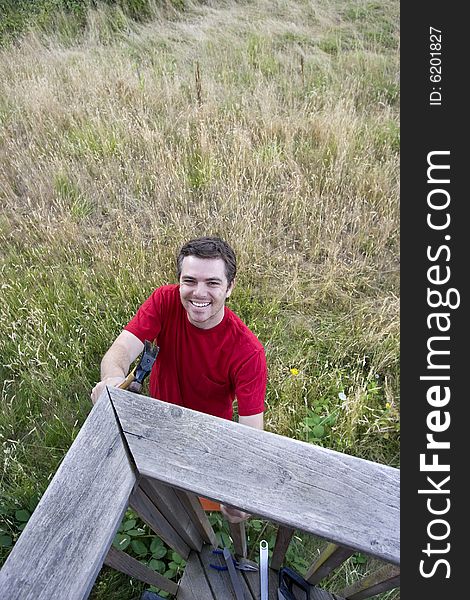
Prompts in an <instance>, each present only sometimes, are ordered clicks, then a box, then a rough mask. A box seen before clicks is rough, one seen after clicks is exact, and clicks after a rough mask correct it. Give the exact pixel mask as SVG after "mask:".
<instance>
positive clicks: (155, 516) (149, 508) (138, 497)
mask: <svg viewBox="0 0 470 600" xmlns="http://www.w3.org/2000/svg"><path fill="white" fill-rule="evenodd" d="M129 504H130V506H131V508H132V510H134V511H135V512H136V513H137V514H138V515H139V517H140V518H141V519H142V521H144V523H147V525H148V526H149V527H150V529H152V531H154V532H155V533H156V534H157V535H158V536H160V537H161V538H162V540H163V541H164V542H165V543H166V544H168V546H170V548H173V550H176V552H178V553H179V554H180V555H181V556H182V557H183V558H185V559H186V558H188V556H189V552H190V548H189V546H188V544H186V542H185V541H184V540H183V539H182V538H181V536H180V535H179V534H178V533H177V532H176V531H175V529H173V527H172V526H171V525H170V523H169V522H168V521H167V520H166V519H165V517H164V516H163V515H162V513H161V512H160V511H159V510H158V508H157V507H156V506H155V504H154V503H153V502H152V501H151V500H150V498H149V497H148V496H147V494H146V493H145V492H144V491H143V490H142V488H140V487H138V488H136V489H135V490H134V492H133V493H132V495H131V497H130V500H129Z"/></svg>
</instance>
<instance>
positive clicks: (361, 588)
mask: <svg viewBox="0 0 470 600" xmlns="http://www.w3.org/2000/svg"><path fill="white" fill-rule="evenodd" d="M399 585H400V569H399V568H398V567H396V566H395V565H384V566H383V567H381V568H380V569H378V570H377V571H375V572H374V573H371V574H370V575H368V576H367V577H364V578H363V579H361V580H360V581H358V582H357V583H354V584H353V585H350V586H349V587H347V588H345V589H344V590H343V591H342V592H341V593H340V596H342V597H343V598H346V600H363V599H364V598H370V596H375V595H376V594H380V593H382V592H386V591H387V590H393V588H396V587H398V586H399Z"/></svg>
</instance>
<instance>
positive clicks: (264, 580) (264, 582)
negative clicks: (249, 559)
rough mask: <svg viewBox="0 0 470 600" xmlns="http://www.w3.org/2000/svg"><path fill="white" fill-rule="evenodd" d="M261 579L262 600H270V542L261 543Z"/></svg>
mask: <svg viewBox="0 0 470 600" xmlns="http://www.w3.org/2000/svg"><path fill="white" fill-rule="evenodd" d="M259 577H260V589H261V600H268V594H269V589H268V542H267V541H266V540H261V542H260V543H259Z"/></svg>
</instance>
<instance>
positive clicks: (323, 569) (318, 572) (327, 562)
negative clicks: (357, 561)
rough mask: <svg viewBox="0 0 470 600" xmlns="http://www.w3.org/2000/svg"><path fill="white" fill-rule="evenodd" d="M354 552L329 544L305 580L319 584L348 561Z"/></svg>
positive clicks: (309, 570)
mask: <svg viewBox="0 0 470 600" xmlns="http://www.w3.org/2000/svg"><path fill="white" fill-rule="evenodd" d="M352 554H354V550H351V549H350V548H342V547H341V546H337V545H336V544H328V545H327V546H326V548H324V549H323V551H322V553H321V554H320V556H319V557H318V558H317V560H316V561H315V562H314V563H313V564H312V566H311V567H310V569H308V571H307V573H306V575H305V577H304V579H305V580H306V581H308V582H309V583H311V584H315V583H318V582H319V581H321V580H322V579H324V578H325V577H326V576H327V575H329V574H330V573H331V571H333V570H334V569H336V568H337V567H339V565H341V564H342V563H343V562H344V561H345V560H347V559H348V558H349V557H350V556H351V555H352Z"/></svg>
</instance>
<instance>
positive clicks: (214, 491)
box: [110, 388, 400, 564]
mask: <svg viewBox="0 0 470 600" xmlns="http://www.w3.org/2000/svg"><path fill="white" fill-rule="evenodd" d="M110 393H111V397H112V400H113V403H114V406H115V408H116V411H117V414H118V415H119V419H120V421H121V424H122V427H123V430H124V432H125V435H126V439H127V442H128V444H129V447H130V448H131V450H132V454H133V457H134V460H135V461H136V464H137V467H138V469H139V472H140V473H142V474H143V475H145V476H148V477H153V478H158V479H159V480H160V481H162V482H164V483H166V484H168V485H171V486H175V487H179V488H184V489H187V490H189V491H191V492H193V493H195V494H197V495H200V496H205V497H207V498H211V499H214V500H217V501H220V502H222V503H224V504H229V505H231V506H235V507H237V508H239V509H241V510H244V511H245V512H249V513H250V514H254V515H259V516H260V517H262V518H265V519H269V520H272V521H274V522H277V523H280V524H282V525H284V526H286V527H290V528H292V529H296V528H298V529H301V530H303V531H306V532H308V533H312V534H313V535H316V536H319V537H322V538H324V539H327V540H330V541H332V542H334V543H335V544H337V545H338V546H346V547H351V548H354V549H355V550H359V551H361V552H364V553H365V554H369V555H371V556H375V557H377V558H379V559H382V560H384V561H387V562H391V563H394V564H399V555H400V552H399V550H400V541H399V531H400V519H399V516H400V507H399V474H400V472H399V470H398V469H394V468H393V467H388V466H385V465H380V464H377V463H372V462H369V461H366V460H363V459H360V458H356V457H353V456H349V455H346V454H342V453H340V452H335V451H333V450H329V449H327V448H321V447H319V446H315V445H313V444H307V443H305V442H299V441H297V440H292V439H289V438H285V437H283V436H279V435H276V434H274V433H269V432H266V431H260V430H257V429H254V428H252V427H247V426H244V425H240V424H238V423H233V422H230V421H227V420H224V419H219V418H217V417H212V416H209V415H205V414H202V413H199V412H196V411H192V410H189V409H185V408H182V407H180V406H175V405H172V404H168V403H166V402H161V401H159V400H154V399H152V398H146V397H145V396H137V395H136V394H132V393H129V392H126V391H124V390H119V389H117V388H112V389H111V390H110ZM149 423H150V424H151V425H150V426H149Z"/></svg>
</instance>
